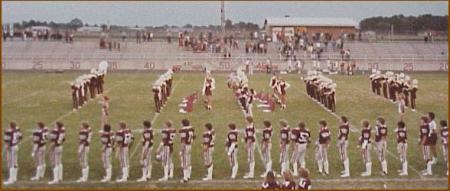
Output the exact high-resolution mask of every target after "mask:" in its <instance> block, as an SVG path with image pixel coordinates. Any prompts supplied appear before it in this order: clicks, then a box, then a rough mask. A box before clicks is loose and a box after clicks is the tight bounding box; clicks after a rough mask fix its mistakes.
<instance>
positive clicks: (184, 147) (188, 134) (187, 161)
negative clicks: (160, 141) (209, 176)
mask: <svg viewBox="0 0 450 191" xmlns="http://www.w3.org/2000/svg"><path fill="white" fill-rule="evenodd" d="M181 124H182V127H181V129H180V130H179V131H178V133H179V134H180V137H181V151H180V156H181V168H182V169H183V178H182V179H181V181H180V182H182V183H186V182H187V181H188V180H189V179H191V173H192V166H191V149H192V146H191V145H192V142H193V141H194V139H195V134H194V128H192V127H191V126H190V122H189V120H187V119H183V120H182V121H181Z"/></svg>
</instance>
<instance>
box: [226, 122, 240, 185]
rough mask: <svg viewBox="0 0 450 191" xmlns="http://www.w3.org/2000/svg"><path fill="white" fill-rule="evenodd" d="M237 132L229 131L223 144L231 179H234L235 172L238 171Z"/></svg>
mask: <svg viewBox="0 0 450 191" xmlns="http://www.w3.org/2000/svg"><path fill="white" fill-rule="evenodd" d="M237 147H238V131H237V130H230V131H229V132H228V134H227V139H226V143H225V150H226V152H227V155H228V158H229V161H230V165H231V178H236V174H237V170H238V166H239V165H238V161H237V153H238V148H237Z"/></svg>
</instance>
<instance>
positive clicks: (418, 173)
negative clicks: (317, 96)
mask: <svg viewBox="0 0 450 191" xmlns="http://www.w3.org/2000/svg"><path fill="white" fill-rule="evenodd" d="M294 87H296V86H294ZM295 89H296V90H297V91H299V92H300V93H302V94H304V95H306V97H308V98H310V99H311V100H313V99H312V98H311V97H309V96H308V95H307V94H306V93H305V92H302V91H300V90H299V89H297V88H295ZM313 101H315V100H313ZM325 111H328V110H325ZM328 113H330V114H331V115H333V116H334V117H335V118H337V119H338V120H339V119H340V117H339V115H338V114H337V113H336V112H334V113H333V112H330V111H328ZM350 131H351V132H353V133H357V132H358V131H357V130H356V129H354V128H353V127H351V128H350ZM386 152H387V153H388V154H389V156H391V157H393V158H395V159H396V160H400V159H399V158H398V157H397V156H396V155H395V154H393V153H392V152H391V151H389V149H386ZM408 168H410V169H412V170H413V171H414V172H415V173H416V174H417V175H419V177H420V178H421V179H424V177H423V176H422V174H421V173H420V172H419V171H418V170H417V169H415V168H414V167H412V166H411V165H409V164H408Z"/></svg>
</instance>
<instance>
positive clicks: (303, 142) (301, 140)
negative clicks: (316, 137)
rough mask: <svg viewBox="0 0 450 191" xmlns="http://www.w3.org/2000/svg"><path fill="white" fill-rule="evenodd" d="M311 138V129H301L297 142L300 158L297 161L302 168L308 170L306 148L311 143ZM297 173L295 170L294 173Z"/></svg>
mask: <svg viewBox="0 0 450 191" xmlns="http://www.w3.org/2000/svg"><path fill="white" fill-rule="evenodd" d="M310 138H311V132H310V131H309V129H307V128H304V129H302V128H300V131H299V134H298V137H297V140H296V141H295V143H296V144H297V145H298V158H297V159H296V161H297V162H298V163H299V164H300V167H302V168H306V164H305V162H306V160H305V156H306V148H307V146H308V143H309V142H310V140H309V139H310ZM295 171H297V169H294V172H295Z"/></svg>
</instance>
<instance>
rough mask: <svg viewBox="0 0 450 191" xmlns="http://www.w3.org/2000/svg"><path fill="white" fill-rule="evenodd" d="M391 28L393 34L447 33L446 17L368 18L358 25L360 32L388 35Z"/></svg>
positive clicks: (396, 16) (427, 15)
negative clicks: (430, 31)
mask: <svg viewBox="0 0 450 191" xmlns="http://www.w3.org/2000/svg"><path fill="white" fill-rule="evenodd" d="M391 25H392V26H393V29H394V33H397V34H398V33H403V34H417V33H420V32H425V31H428V30H432V31H439V32H448V15H445V16H434V15H431V14H425V15H420V16H417V17H415V16H404V15H394V16H391V17H370V18H366V19H363V20H362V21H361V22H360V23H359V26H360V29H361V31H369V30H370V31H375V32H377V33H388V32H389V31H390V30H391Z"/></svg>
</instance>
